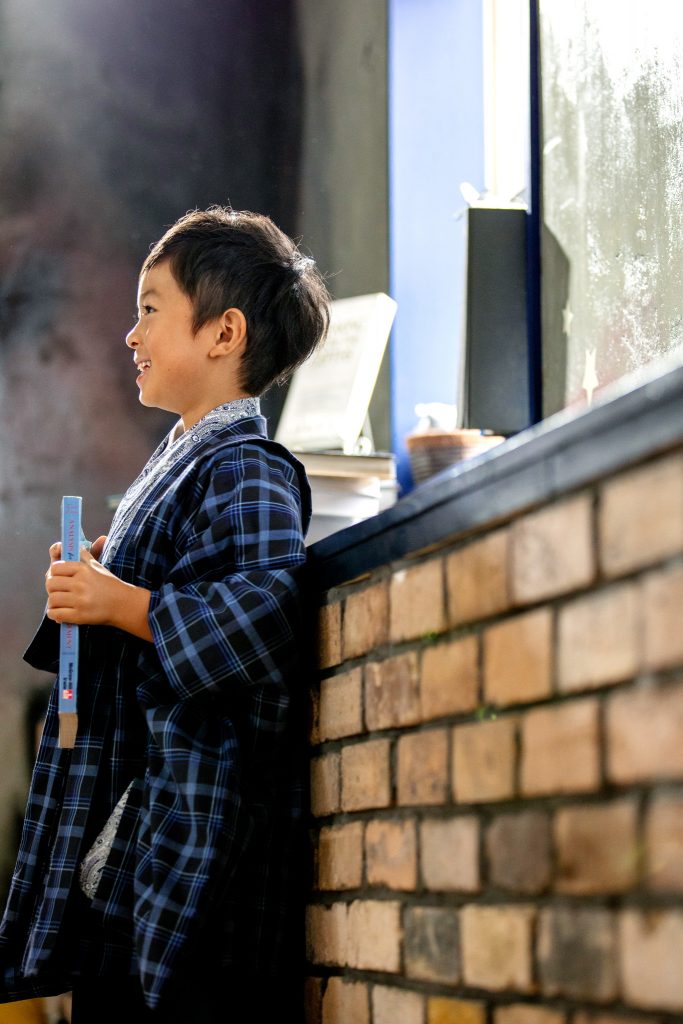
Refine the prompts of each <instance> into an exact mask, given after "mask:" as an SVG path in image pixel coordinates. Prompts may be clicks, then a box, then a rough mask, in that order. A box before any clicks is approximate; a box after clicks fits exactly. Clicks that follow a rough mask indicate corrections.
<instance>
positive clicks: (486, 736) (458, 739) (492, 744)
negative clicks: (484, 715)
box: [453, 718, 515, 803]
mask: <svg viewBox="0 0 683 1024" xmlns="http://www.w3.org/2000/svg"><path fill="white" fill-rule="evenodd" d="M514 790H515V720H514V719H512V718H499V719H496V720H494V721H488V722H474V723H471V724H468V725H458V726H456V727H455V729H454V730H453V792H454V794H455V799H456V800H458V801H459V802H460V803H481V802H483V801H487V800H506V799H508V798H509V797H511V796H513V794H514Z"/></svg>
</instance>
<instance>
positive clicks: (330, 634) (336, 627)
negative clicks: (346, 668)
mask: <svg viewBox="0 0 683 1024" xmlns="http://www.w3.org/2000/svg"><path fill="white" fill-rule="evenodd" d="M341 660H342V659H341V601H336V602H335V603H334V604H326V605H323V607H322V608H321V609H320V613H319V615H318V665H319V666H320V668H321V669H326V668H332V667H333V666H334V665H339V664H340V662H341Z"/></svg>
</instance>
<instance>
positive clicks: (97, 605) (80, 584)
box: [45, 548, 153, 642]
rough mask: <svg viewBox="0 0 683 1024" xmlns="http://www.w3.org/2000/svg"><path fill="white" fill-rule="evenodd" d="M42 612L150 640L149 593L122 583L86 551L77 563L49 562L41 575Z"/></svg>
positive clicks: (57, 620) (52, 616)
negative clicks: (44, 594) (44, 602)
mask: <svg viewBox="0 0 683 1024" xmlns="http://www.w3.org/2000/svg"><path fill="white" fill-rule="evenodd" d="M45 589H46V590H47V594H48V598H47V609H46V615H47V617H48V618H49V619H52V620H53V622H71V623H74V625H77V626H84V625H88V626H115V627H117V628H118V629H123V630H125V631H126V632H127V633H132V634H133V636H137V637H140V638H141V639H142V640H149V641H150V642H151V641H152V639H153V637H152V631H151V630H150V628H149V621H148V611H149V602H150V596H151V592H150V591H149V590H145V589H144V588H143V587H135V586H133V585H132V584H131V583H124V581H123V580H120V579H119V578H118V576H114V574H113V573H111V572H109V570H108V569H105V568H104V566H103V565H101V564H100V563H99V562H98V561H97V560H96V559H95V558H93V556H92V555H91V554H90V552H89V551H86V550H85V549H84V548H83V549H81V560H80V562H62V561H53V562H52V564H51V565H50V568H49V569H48V571H47V574H46V577H45Z"/></svg>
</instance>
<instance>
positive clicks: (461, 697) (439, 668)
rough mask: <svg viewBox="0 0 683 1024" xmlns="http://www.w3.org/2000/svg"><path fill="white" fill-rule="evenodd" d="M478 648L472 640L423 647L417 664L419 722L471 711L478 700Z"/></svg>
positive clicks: (466, 639)
mask: <svg viewBox="0 0 683 1024" xmlns="http://www.w3.org/2000/svg"><path fill="white" fill-rule="evenodd" d="M477 661H478V644H477V638H476V637H474V636H468V637H464V638H463V639H460V640H453V641H451V642H450V643H444V644H433V645H432V646H430V647H425V649H424V650H423V652H422V658H421V661H420V701H421V713H422V718H423V719H424V720H425V721H427V720H428V719H430V718H440V717H441V716H443V715H459V714H463V713H465V712H467V711H473V710H474V709H475V708H476V706H477V703H478V699H479V668H478V664H477Z"/></svg>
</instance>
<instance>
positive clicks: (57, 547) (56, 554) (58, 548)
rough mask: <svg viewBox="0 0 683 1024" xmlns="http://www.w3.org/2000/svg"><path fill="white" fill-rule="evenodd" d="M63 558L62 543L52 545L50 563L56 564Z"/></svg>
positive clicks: (57, 542)
mask: <svg viewBox="0 0 683 1024" xmlns="http://www.w3.org/2000/svg"><path fill="white" fill-rule="evenodd" d="M61 557H62V543H61V541H59V540H58V541H56V542H55V543H54V544H50V561H51V562H56V561H58V560H59V559H60V558H61Z"/></svg>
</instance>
